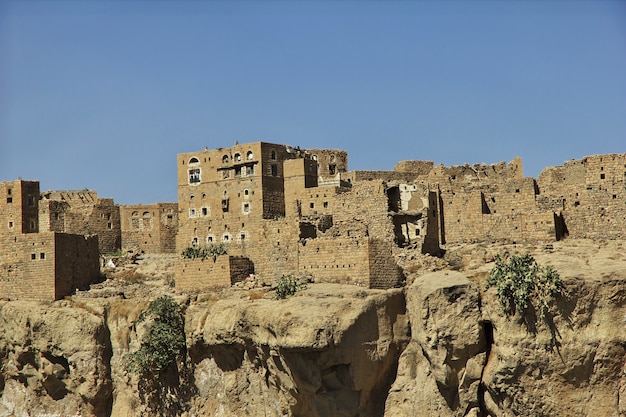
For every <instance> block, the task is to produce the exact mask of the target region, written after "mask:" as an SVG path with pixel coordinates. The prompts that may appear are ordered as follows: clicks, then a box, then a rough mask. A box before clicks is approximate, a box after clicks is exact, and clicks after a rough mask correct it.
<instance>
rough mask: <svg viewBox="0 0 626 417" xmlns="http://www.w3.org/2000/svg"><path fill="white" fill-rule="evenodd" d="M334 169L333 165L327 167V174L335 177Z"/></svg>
mask: <svg viewBox="0 0 626 417" xmlns="http://www.w3.org/2000/svg"><path fill="white" fill-rule="evenodd" d="M335 169H336V166H335V164H330V165H328V172H329V173H330V175H335Z"/></svg>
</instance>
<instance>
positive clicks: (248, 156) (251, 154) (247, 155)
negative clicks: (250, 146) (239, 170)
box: [246, 151, 254, 161]
mask: <svg viewBox="0 0 626 417" xmlns="http://www.w3.org/2000/svg"><path fill="white" fill-rule="evenodd" d="M246 158H248V161H250V160H251V159H254V154H253V153H252V151H248V153H247V154H246Z"/></svg>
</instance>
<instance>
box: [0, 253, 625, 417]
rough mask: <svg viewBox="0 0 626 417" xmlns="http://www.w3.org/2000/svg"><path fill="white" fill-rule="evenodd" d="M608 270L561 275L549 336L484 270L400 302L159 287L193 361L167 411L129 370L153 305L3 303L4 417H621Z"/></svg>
mask: <svg viewBox="0 0 626 417" xmlns="http://www.w3.org/2000/svg"><path fill="white" fill-rule="evenodd" d="M611 257H614V255H611ZM572 259H574V258H572ZM609 261H610V259H609V258H607V259H606V260H603V261H602V264H603V265H605V267H604V268H605V269H601V268H602V266H601V265H599V266H597V267H595V266H594V269H593V270H592V269H589V270H585V271H584V275H577V274H575V273H570V272H571V271H570V272H566V273H565V274H563V278H564V280H565V284H566V286H565V288H566V291H565V294H564V295H563V296H562V297H560V298H558V299H557V300H556V303H555V304H554V306H553V309H552V310H551V311H552V314H549V315H548V316H547V318H546V320H543V319H541V318H540V317H537V316H536V314H534V313H533V311H532V309H531V310H530V311H527V312H525V314H524V315H522V314H520V313H518V314H517V315H514V316H506V315H505V314H504V313H503V312H502V310H501V308H500V305H499V303H498V300H497V299H496V297H495V292H494V290H493V289H490V290H488V291H485V283H484V272H485V270H488V267H489V265H485V268H486V269H485V270H483V271H482V272H481V271H478V272H477V270H474V271H473V272H471V275H469V274H470V273H467V272H459V271H437V272H434V273H429V274H426V275H423V276H421V277H417V278H415V279H414V280H413V281H412V284H411V285H410V286H409V287H407V288H405V289H392V290H364V289H361V288H358V287H355V286H343V285H333V284H312V285H309V288H308V289H306V290H303V291H300V292H298V293H297V294H296V295H295V296H293V297H290V298H288V299H286V300H273V299H272V295H273V292H271V291H269V289H268V288H250V289H243V288H234V289H231V290H228V291H226V292H223V293H221V294H196V295H187V294H178V295H177V294H176V293H175V292H174V290H172V289H171V288H169V287H168V288H166V289H164V290H163V289H162V290H160V291H161V293H164V292H168V291H169V293H170V294H171V295H173V296H174V297H175V298H176V300H177V301H178V302H179V303H180V304H181V306H182V308H183V314H184V318H185V333H186V345H187V351H186V358H185V360H184V361H181V362H180V363H178V364H177V369H175V370H174V372H172V373H171V374H170V375H168V376H167V380H166V381H163V382H164V383H166V386H165V387H164V388H165V389H164V390H163V391H162V392H161V393H160V394H163V396H162V397H160V400H163V402H162V403H161V404H154V403H151V401H155V399H156V398H157V397H151V396H150V395H146V392H145V391H142V388H141V383H142V381H138V380H137V377H136V376H134V375H132V374H129V373H128V372H126V370H125V367H124V358H125V356H126V355H127V354H128V353H129V352H132V351H135V350H136V349H138V348H139V346H140V343H141V335H142V332H143V331H145V329H142V328H141V326H140V325H137V324H136V323H135V320H136V319H137V317H138V316H139V314H140V313H141V312H142V311H143V310H144V309H146V307H147V306H148V301H149V298H155V294H154V293H151V296H150V297H149V298H148V297H139V296H137V297H134V298H131V297H129V298H125V297H127V295H124V294H131V293H130V292H129V291H130V290H129V289H128V288H127V286H125V287H123V288H122V287H120V288H121V289H120V291H113V292H105V291H103V292H102V293H94V292H92V293H91V294H89V295H87V294H85V296H81V295H77V296H74V297H72V299H67V300H62V301H57V302H54V303H35V302H3V303H0V367H1V368H0V369H1V371H0V417H9V416H19V417H26V416H29V417H35V416H41V417H43V416H46V417H48V416H97V417H108V416H129V417H134V416H151V415H164V416H175V415H176V416H198V417H201V416H212V417H213V416H222V417H231V416H244V417H245V416H298V417H330V416H333V417H335V416H354V417H356V416H359V417H382V416H388V417H404V416H406V417H409V416H411V417H413V416H444V417H446V416H493V417H508V416H517V415H523V416H530V415H532V416H555V415H558V416H572V417H573V416H587V415H602V416H626V373H625V369H624V366H625V365H624V364H625V361H626V352H625V349H626V330H625V329H626V279H625V278H624V277H623V276H622V275H623V274H620V273H618V272H616V269H613V270H611V269H610V268H609V267H608V263H609ZM563 262H565V261H563ZM572 262H574V261H572ZM580 262H581V263H582V265H583V266H584V263H585V261H584V260H583V261H580ZM620 265H621V264H620ZM557 266H559V270H564V271H567V269H566V268H565V265H564V264H559V265H557ZM581 267H582V266H581V265H578V264H576V265H575V269H576V270H581ZM620 268H621V266H620ZM621 270H623V268H622V269H621ZM594 271H595V274H597V273H598V271H602V273H601V274H599V276H600V278H593V276H594ZM611 271H612V272H611ZM133 285H135V284H133ZM136 285H144V286H146V285H147V284H136ZM139 293H140V292H137V294H139ZM98 294H100V295H99V296H95V295H98Z"/></svg>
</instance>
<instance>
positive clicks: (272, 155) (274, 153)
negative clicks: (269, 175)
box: [270, 151, 276, 161]
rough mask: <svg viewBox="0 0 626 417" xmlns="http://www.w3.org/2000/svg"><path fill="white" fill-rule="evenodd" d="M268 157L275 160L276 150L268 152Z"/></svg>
mask: <svg viewBox="0 0 626 417" xmlns="http://www.w3.org/2000/svg"><path fill="white" fill-rule="evenodd" d="M270 159H271V160H272V161H275V160H276V151H272V153H271V154H270Z"/></svg>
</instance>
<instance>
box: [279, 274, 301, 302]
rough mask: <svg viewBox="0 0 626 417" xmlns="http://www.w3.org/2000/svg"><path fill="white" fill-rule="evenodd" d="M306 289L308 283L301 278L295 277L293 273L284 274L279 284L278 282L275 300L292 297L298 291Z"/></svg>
mask: <svg viewBox="0 0 626 417" xmlns="http://www.w3.org/2000/svg"><path fill="white" fill-rule="evenodd" d="M304 289H306V283H304V282H301V281H300V278H298V277H294V276H293V275H292V274H289V275H283V276H282V277H281V278H280V280H278V284H276V295H274V300H280V299H283V298H287V297H291V296H292V295H294V294H295V293H296V292H298V291H301V290H304Z"/></svg>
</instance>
